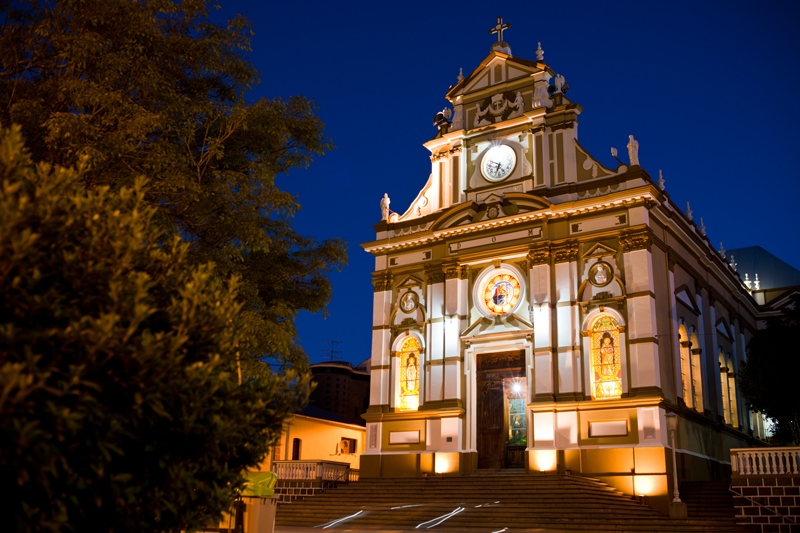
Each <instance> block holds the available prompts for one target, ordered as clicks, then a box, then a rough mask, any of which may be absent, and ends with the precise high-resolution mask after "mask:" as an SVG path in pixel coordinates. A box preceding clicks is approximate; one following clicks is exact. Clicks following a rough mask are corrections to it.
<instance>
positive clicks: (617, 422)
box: [361, 33, 758, 507]
mask: <svg viewBox="0 0 800 533" xmlns="http://www.w3.org/2000/svg"><path fill="white" fill-rule="evenodd" d="M500 35H502V33H500ZM543 55H544V54H543V51H542V50H541V46H540V49H539V51H538V52H537V56H538V58H537V60H536V61H529V60H524V59H519V58H516V57H513V56H512V55H511V50H510V49H509V47H508V45H507V44H506V43H505V42H503V41H502V40H499V41H498V42H497V43H495V46H494V47H493V48H492V51H491V53H490V54H489V56H488V57H487V58H486V59H484V60H483V62H481V64H480V65H479V67H478V68H477V69H476V70H475V71H474V72H473V73H472V74H470V75H469V76H467V77H463V76H460V77H459V82H458V84H457V85H455V86H454V87H452V88H451V89H450V91H449V92H448V93H447V95H446V98H447V100H448V101H449V102H450V104H451V106H452V111H451V110H450V109H449V108H448V109H446V110H445V111H443V112H442V113H440V114H439V115H437V118H436V122H437V124H438V127H439V133H438V134H437V135H436V137H435V138H434V139H432V140H430V141H428V142H426V143H425V146H426V148H428V149H429V150H430V152H431V155H430V159H431V162H432V170H431V175H430V178H429V179H428V182H427V183H426V184H425V185H424V187H423V188H422V190H421V191H420V193H419V195H418V196H417V197H416V199H415V200H414V201H413V202H412V204H411V206H410V207H409V208H408V210H407V211H406V212H405V213H403V214H396V213H392V212H390V211H389V209H388V197H386V198H385V200H384V202H382V204H381V205H382V208H383V212H384V219H383V220H382V221H381V222H380V223H379V224H378V225H377V226H375V229H376V237H375V240H374V241H372V242H368V243H365V244H363V245H362V246H363V247H364V248H365V249H366V251H367V252H369V253H370V254H372V255H373V256H374V257H375V271H374V273H373V285H374V300H373V324H372V359H371V390H370V407H369V409H368V411H367V413H366V414H365V415H364V419H365V420H366V446H365V452H364V454H363V456H362V458H361V476H363V477H403V476H423V475H438V474H441V475H459V474H466V473H471V472H475V471H476V470H480V469H497V468H524V469H525V470H526V471H527V472H529V473H530V474H531V475H536V474H538V473H540V472H560V473H572V474H575V475H587V476H591V477H595V478H599V479H601V480H603V481H605V482H607V483H609V484H611V485H613V486H615V487H617V488H619V489H620V490H622V491H624V492H626V493H628V494H632V495H645V496H648V497H650V498H651V500H650V501H651V502H652V503H653V504H654V505H656V506H657V507H660V506H666V503H667V502H668V501H669V500H671V496H668V495H671V494H672V450H671V447H670V446H671V444H670V441H669V434H668V431H667V417H668V416H673V415H677V420H678V422H679V423H678V430H677V446H676V451H677V452H678V465H677V467H678V471H679V473H680V477H681V479H682V480H693V479H720V478H723V477H725V476H726V472H727V471H729V461H730V458H729V456H728V450H729V448H731V447H741V446H747V445H749V444H750V443H752V442H753V441H754V438H753V431H752V429H751V428H752V426H753V425H754V424H753V423H752V418H751V415H750V414H749V413H748V412H747V411H746V409H745V405H744V403H743V400H742V398H741V397H740V395H739V393H738V392H737V390H736V383H735V375H736V371H737V368H738V362H739V361H741V360H743V359H744V357H745V351H744V350H745V345H746V343H747V341H748V340H749V338H750V336H751V334H752V333H753V332H754V331H755V329H756V327H757V318H758V306H757V304H756V303H755V301H754V300H753V298H752V297H751V296H750V295H749V294H748V292H747V290H746V287H744V286H743V284H742V282H741V280H740V279H739V276H738V274H737V273H736V271H735V269H734V268H733V267H731V265H729V264H728V262H727V261H726V259H725V257H724V256H723V255H721V254H720V253H718V252H717V251H715V250H714V248H713V246H711V243H710V242H709V239H708V238H707V237H706V236H705V235H704V231H703V228H698V226H697V225H696V223H695V222H694V221H693V220H692V219H691V217H690V216H687V215H686V214H684V213H683V212H682V211H681V210H680V209H678V208H677V207H676V206H675V204H674V203H673V202H672V201H671V200H670V198H669V196H668V194H667V193H666V192H665V191H664V190H663V182H662V185H661V186H659V183H658V182H657V181H655V180H654V179H653V178H651V176H650V175H649V174H648V173H647V172H646V171H645V169H644V168H642V167H641V166H639V161H638V144H637V142H636V141H635V139H634V138H633V136H631V137H630V140H629V143H628V156H629V159H630V164H622V163H620V164H619V165H618V166H617V167H616V168H606V167H605V166H603V165H602V164H601V163H600V162H598V161H597V160H596V159H595V158H594V157H592V155H591V154H589V153H588V152H587V151H586V150H584V149H583V148H582V147H581V145H580V143H579V142H578V138H577V121H578V116H579V114H580V113H581V107H580V105H578V104H577V103H575V102H572V101H571V100H570V99H569V98H567V96H566V94H565V91H566V89H567V86H566V84H565V80H564V78H563V77H561V76H558V75H556V73H555V72H554V71H553V69H551V68H550V67H549V66H548V65H547V64H545V63H544V60H543ZM756 425H757V424H756Z"/></svg>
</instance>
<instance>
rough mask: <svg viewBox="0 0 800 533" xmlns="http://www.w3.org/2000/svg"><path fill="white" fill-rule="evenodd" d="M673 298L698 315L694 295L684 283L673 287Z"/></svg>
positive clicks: (698, 310)
mask: <svg viewBox="0 0 800 533" xmlns="http://www.w3.org/2000/svg"><path fill="white" fill-rule="evenodd" d="M675 299H676V300H678V301H679V302H681V303H682V304H683V305H685V306H686V307H688V308H689V309H690V310H691V311H692V312H693V313H694V314H695V315H700V308H699V307H697V304H696V303H695V299H694V296H693V295H692V292H691V291H690V290H689V287H687V286H686V285H681V286H680V287H678V288H677V289H675Z"/></svg>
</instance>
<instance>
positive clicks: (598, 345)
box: [591, 315, 622, 400]
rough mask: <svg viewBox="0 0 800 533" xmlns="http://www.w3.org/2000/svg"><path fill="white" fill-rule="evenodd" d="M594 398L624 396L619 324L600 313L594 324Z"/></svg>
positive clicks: (612, 318) (610, 317)
mask: <svg viewBox="0 0 800 533" xmlns="http://www.w3.org/2000/svg"><path fill="white" fill-rule="evenodd" d="M591 331H592V336H591V339H592V341H591V343H592V355H591V357H592V398H594V399H596V400H605V399H609V398H619V397H621V396H622V363H621V356H620V346H619V325H618V324H617V321H616V320H615V319H614V317H612V316H610V315H600V316H599V317H598V318H597V319H596V320H595V321H594V324H592V329H591Z"/></svg>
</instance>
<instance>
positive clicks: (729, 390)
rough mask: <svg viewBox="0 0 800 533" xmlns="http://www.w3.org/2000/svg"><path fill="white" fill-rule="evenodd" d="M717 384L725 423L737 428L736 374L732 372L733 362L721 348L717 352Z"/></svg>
mask: <svg viewBox="0 0 800 533" xmlns="http://www.w3.org/2000/svg"><path fill="white" fill-rule="evenodd" d="M719 382H720V383H719V384H720V389H721V390H722V410H723V412H724V413H723V414H724V415H725V423H726V424H730V425H732V426H733V427H739V410H738V407H737V405H736V374H734V372H733V361H731V356H730V354H728V356H727V357H725V354H724V353H723V351H722V348H720V350H719Z"/></svg>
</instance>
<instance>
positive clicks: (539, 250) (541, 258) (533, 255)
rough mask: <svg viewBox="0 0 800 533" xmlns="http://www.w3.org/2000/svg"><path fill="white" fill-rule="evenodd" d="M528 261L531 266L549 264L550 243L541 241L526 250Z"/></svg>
mask: <svg viewBox="0 0 800 533" xmlns="http://www.w3.org/2000/svg"><path fill="white" fill-rule="evenodd" d="M528 261H530V263H531V266H535V265H549V264H550V243H547V242H543V243H541V244H540V245H538V246H536V247H532V248H531V250H530V251H529V252H528Z"/></svg>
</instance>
